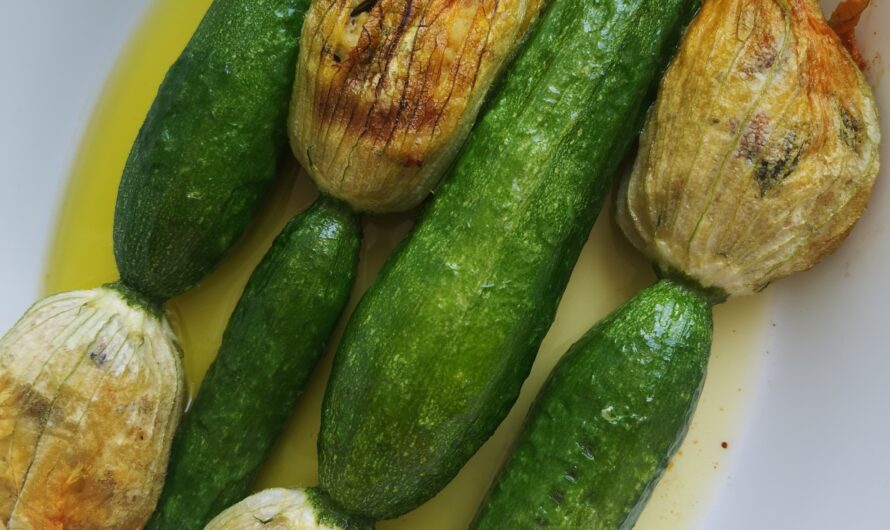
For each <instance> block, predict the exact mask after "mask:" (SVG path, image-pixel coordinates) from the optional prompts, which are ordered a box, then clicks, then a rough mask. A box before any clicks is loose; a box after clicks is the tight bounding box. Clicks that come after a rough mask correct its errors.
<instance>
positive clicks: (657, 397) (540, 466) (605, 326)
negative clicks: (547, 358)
mask: <svg viewBox="0 0 890 530" xmlns="http://www.w3.org/2000/svg"><path fill="white" fill-rule="evenodd" d="M712 329H713V324H712V318H711V298H710V297H709V296H708V295H707V293H703V292H702V291H701V290H700V289H697V288H695V287H692V286H691V285H689V284H687V283H685V282H679V281H675V280H670V279H665V280H661V281H659V282H658V283H657V284H655V285H654V286H653V287H650V288H649V289H646V290H644V291H642V292H641V293H639V294H638V295H637V296H636V297H635V298H633V299H632V300H631V301H629V302H627V303H626V304H625V305H624V306H623V307H621V308H620V309H618V310H617V311H615V312H614V313H613V314H612V315H610V316H609V317H608V318H606V319H605V320H603V321H602V322H600V323H599V324H597V325H596V326H595V327H594V328H593V329H591V330H590V331H589V332H588V333H587V334H586V335H585V336H584V337H583V338H582V339H581V340H580V341H578V342H577V343H576V344H575V345H574V346H572V348H571V349H570V350H569V352H568V353H567V354H566V355H565V357H564V358H563V359H562V360H561V361H560V363H559V364H558V365H557V367H556V369H555V370H554V372H553V374H552V375H551V376H550V379H549V381H548V382H547V384H546V385H545V386H544V388H543V390H542V391H541V397H540V399H539V400H538V401H537V402H536V403H535V405H534V407H533V408H532V412H531V413H530V414H529V419H528V423H527V424H526V427H525V430H524V431H523V434H522V435H521V437H520V439H519V441H518V443H517V446H516V449H515V450H514V452H513V455H512V456H511V458H510V461H509V462H508V464H507V466H506V468H505V471H504V472H503V473H502V474H501V475H500V477H499V478H498V479H497V481H496V483H495V485H494V488H493V490H492V492H491V493H490V494H489V497H488V499H487V500H486V501H485V504H484V505H483V507H482V510H481V511H480V513H479V514H478V515H477V518H476V520H475V521H474V523H473V524H472V526H471V528H473V529H476V530H484V529H497V530H500V529H502V528H554V529H555V528H564V529H566V530H570V529H576V528H585V529H589V530H614V529H615V528H627V529H629V528H632V527H633V525H634V523H635V522H636V519H637V517H638V516H639V513H640V510H641V509H642V506H643V505H644V504H645V502H646V500H647V498H648V496H649V493H650V492H651V491H652V488H653V487H654V486H655V484H656V482H657V481H658V479H659V478H660V477H661V475H662V474H663V473H664V470H665V468H666V466H667V463H668V460H669V459H670V457H671V456H672V455H673V453H674V451H675V450H676V448H677V447H678V445H679V441H680V440H681V439H682V438H683V435H684V434H685V432H686V430H687V426H688V424H689V418H690V417H691V413H692V409H690V407H689V403H695V402H696V401H697V396H698V394H699V392H700V390H701V387H702V385H703V383H704V379H705V372H706V368H707V364H708V357H709V354H710V351H711V336H712Z"/></svg>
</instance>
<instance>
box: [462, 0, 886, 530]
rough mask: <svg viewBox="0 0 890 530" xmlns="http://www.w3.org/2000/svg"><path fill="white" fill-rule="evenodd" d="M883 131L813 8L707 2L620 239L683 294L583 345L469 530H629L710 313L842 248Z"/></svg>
mask: <svg viewBox="0 0 890 530" xmlns="http://www.w3.org/2000/svg"><path fill="white" fill-rule="evenodd" d="M826 72H831V75H830V76H826ZM877 123H878V120H877V108H876V105H875V101H874V96H873V94H872V92H871V89H870V88H869V87H868V85H867V83H866V82H865V79H864V77H863V76H862V73H861V72H860V71H859V69H858V68H857V66H856V64H855V62H854V61H853V60H852V58H851V57H850V54H849V53H848V52H847V51H846V50H845V49H843V48H842V46H841V44H840V41H839V40H838V39H837V38H836V36H834V35H833V34H832V32H831V29H830V28H829V26H828V25H827V24H826V22H825V19H824V17H823V15H822V13H821V11H820V8H819V5H818V3H817V2H790V1H788V0H776V1H771V2H750V1H748V0H708V1H706V2H704V4H703V8H702V11H701V13H700V15H699V16H698V17H697V18H696V20H695V22H694V23H693V24H692V25H691V26H690V29H689V32H688V33H687V35H686V37H685V39H684V41H683V44H682V46H681V47H680V52H679V53H678V55H677V58H676V60H675V61H674V63H673V65H672V66H671V68H670V69H669V70H668V72H667V74H666V75H665V77H664V79H663V81H662V85H661V91H660V93H659V96H658V101H657V103H656V105H655V107H654V108H653V110H652V112H651V113H650V116H649V121H648V124H647V125H646V129H645V132H644V134H643V136H642V138H641V140H640V151H639V154H638V156H637V161H636V164H635V165H634V168H633V171H632V172H631V174H630V176H629V178H628V180H627V181H626V183H625V185H624V186H623V187H622V190H621V192H620V193H619V208H618V219H619V224H620V225H621V227H622V228H623V229H624V231H625V233H626V234H627V235H628V236H629V238H630V239H631V241H632V242H633V243H634V244H635V245H636V246H637V248H639V249H640V250H641V251H643V252H644V253H645V254H646V255H648V256H650V257H651V258H652V259H653V261H655V265H656V268H657V270H659V271H661V274H662V276H663V277H666V278H682V279H679V280H678V279H673V280H671V279H667V280H662V281H661V282H659V283H658V284H657V285H656V286H655V287H652V288H650V289H648V290H646V291H644V292H642V293H641V294H640V295H638V296H637V297H636V298H635V299H633V300H632V301H630V302H629V303H628V304H627V305H626V306H625V307H624V308H622V309H621V310H619V311H618V312H617V313H615V314H614V315H613V316H612V317H610V318H608V319H607V320H606V321H605V322H603V323H601V324H599V325H597V326H596V327H595V328H594V329H593V330H592V331H591V332H590V333H589V334H587V335H586V336H585V338H583V339H582V340H581V342H579V343H578V344H577V345H575V347H574V348H573V349H572V351H571V352H570V353H569V354H568V356H567V358H566V359H565V360H564V361H563V362H562V363H561V364H560V366H559V367H558V368H557V370H556V371H555V373H554V375H553V376H552V378H551V379H550V381H549V382H548V384H547V385H546V386H545V388H544V390H543V391H542V394H541V395H540V397H539V398H538V402H537V405H536V406H535V408H534V411H533V412H532V414H531V416H530V418H529V422H528V424H527V426H526V428H525V431H524V433H523V434H522V435H521V438H520V442H519V444H518V446H517V448H516V451H515V453H514V455H513V457H512V459H511V460H510V463H509V464H508V465H507V467H506V468H505V470H504V471H503V472H502V474H501V476H500V478H499V479H498V480H497V483H496V485H495V487H494V490H493V492H492V493H491V495H490V497H489V498H488V500H487V501H486V502H485V504H484V505H483V507H482V509H481V511H480V513H479V514H478V518H477V520H476V522H475V525H474V528H476V529H479V530H482V529H489V528H497V529H500V528H531V527H537V528H554V529H561V528H564V529H575V528H591V529H613V528H631V527H632V526H633V524H634V522H635V521H636V518H637V516H638V515H639V512H640V510H642V508H643V506H644V504H645V502H646V499H647V497H648V495H649V493H650V492H651V489H652V487H653V486H654V485H655V483H656V482H657V481H658V479H659V477H660V476H661V474H662V473H663V472H664V468H665V465H666V464H667V461H668V459H669V458H670V457H671V455H672V454H673V452H674V451H675V450H676V448H677V446H678V445H679V444H680V442H681V441H682V439H683V437H684V436H685V433H686V430H687V427H688V424H689V420H690V418H691V416H692V413H693V410H694V409H695V405H696V403H697V401H698V395H699V393H698V389H699V388H700V387H701V385H702V383H703V381H704V378H705V368H706V363H707V360H708V352H709V350H710V346H711V312H710V304H711V303H715V302H719V301H723V300H725V299H726V298H727V297H733V296H741V295H746V294H750V293H753V292H757V291H759V290H761V289H763V288H764V287H766V286H767V285H768V284H769V283H771V282H773V281H775V280H778V279H780V278H784V277H785V276H788V275H789V274H792V273H794V272H796V271H801V270H805V269H808V268H810V267H812V266H813V265H815V264H816V263H817V262H818V261H820V260H821V259H823V258H824V257H825V256H827V255H828V254H830V253H831V252H833V251H834V250H835V249H836V248H837V247H838V245H839V244H840V243H841V242H842V241H843V240H844V238H845V237H846V236H847V234H848V233H849V231H850V230H851V229H852V227H853V225H854V224H855V223H856V221H857V220H858V219H859V216H860V215H861V214H862V211H863V209H864V208H865V205H866V203H867V201H868V197H869V196H870V194H871V190H872V186H873V184H874V181H875V177H876V175H877V172H878V165H879V163H878V158H879V155H878V152H879V147H880V131H879V130H878V125H877Z"/></svg>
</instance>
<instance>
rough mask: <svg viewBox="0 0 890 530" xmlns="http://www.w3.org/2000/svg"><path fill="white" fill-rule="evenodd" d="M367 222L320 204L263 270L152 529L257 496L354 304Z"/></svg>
mask: <svg viewBox="0 0 890 530" xmlns="http://www.w3.org/2000/svg"><path fill="white" fill-rule="evenodd" d="M360 246H361V226H360V225H359V222H358V216H357V215H355V214H354V213H352V211H351V210H350V209H349V207H347V206H345V205H344V204H342V203H338V202H337V201H334V200H332V199H325V198H322V199H320V200H319V201H318V202H317V203H316V204H315V205H314V206H312V207H311V208H310V209H309V210H308V211H307V212H306V213H304V214H302V215H299V216H297V217H296V218H294V220H292V221H291V222H290V224H288V225H287V227H285V229H284V230H283V231H282V233H281V235H279V236H278V238H277V239H276V240H275V243H274V244H273V245H272V248H271V250H269V252H268V254H266V257H265V258H264V259H263V261H262V262H261V263H260V265H259V267H258V268H257V270H256V271H255V272H254V274H253V276H252V277H251V279H250V281H249V282H248V284H247V287H246V289H245V291H244V294H243V295H242V297H241V300H240V301H239V303H238V306H237V307H236V308H235V312H234V314H233V315H232V318H231V320H230V322H229V326H228V328H227V329H226V332H225V335H224V336H223V342H222V346H221V347H220V351H219V355H218V356H217V359H216V361H215V362H214V363H213V365H211V367H210V370H209V371H208V373H207V377H206V378H205V379H204V382H203V384H202V385H201V389H200V391H199V393H198V395H197V397H196V399H195V401H194V403H193V404H192V406H191V409H190V410H189V412H188V414H186V416H185V418H184V420H183V422H182V426H181V427H180V429H179V431H178V432H177V434H176V438H175V440H174V443H173V451H172V453H171V456H170V467H169V469H168V471H167V482H166V484H165V487H164V491H163V493H162V495H161V499H160V501H159V503H158V508H157V511H156V512H155V515H154V517H153V518H152V520H151V522H150V523H149V525H148V527H147V528H149V529H161V528H170V529H176V530H191V529H195V530H200V529H201V528H203V527H204V525H205V524H206V523H207V522H208V521H209V520H210V519H212V518H213V517H214V516H215V515H216V514H218V513H219V512H220V511H222V510H223V509H225V508H227V507H228V506H230V505H231V504H234V503H235V502H237V501H239V500H241V499H242V498H243V497H244V496H245V495H246V494H247V493H249V492H250V485H251V481H252V479H253V477H254V475H255V473H256V471H257V469H258V468H259V466H260V464H261V463H262V462H263V460H264V458H265V455H266V453H267V452H268V450H269V448H270V447H271V445H272V443H273V442H274V441H275V439H276V438H277V437H278V434H279V432H280V431H281V429H282V427H283V425H284V423H285V421H286V420H287V417H288V415H289V414H290V413H291V411H292V409H293V406H294V403H295V402H296V400H297V398H298V397H299V395H300V394H301V393H302V390H303V388H304V387H305V385H306V382H307V381H308V379H309V375H310V373H311V372H312V369H313V368H314V367H315V363H316V362H317V361H318V359H319V357H320V356H321V354H322V352H323V351H324V346H325V343H326V342H327V340H328V337H329V336H330V334H331V331H332V330H333V328H334V325H335V324H336V323H337V320H338V319H339V317H340V313H341V312H342V310H343V307H344V306H345V305H346V302H347V300H348V299H349V293H350V291H351V288H352V281H353V278H354V272H355V267H356V264H357V262H358V253H359V247H360Z"/></svg>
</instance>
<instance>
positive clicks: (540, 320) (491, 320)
mask: <svg viewBox="0 0 890 530" xmlns="http://www.w3.org/2000/svg"><path fill="white" fill-rule="evenodd" d="M693 9H694V2H691V1H688V0H632V1H622V2H617V1H614V0H612V1H603V2H591V1H589V0H555V1H554V2H553V4H552V5H551V6H550V7H549V8H548V9H547V10H546V12H545V14H544V15H543V16H542V20H541V22H540V25H539V26H538V28H537V29H536V30H535V31H534V32H533V34H532V35H531V36H530V38H529V40H528V42H527V44H526V46H525V47H524V49H523V51H522V52H520V54H519V55H518V57H517V59H516V60H515V62H514V64H513V65H512V68H511V70H510V72H509V73H508V75H507V76H506V77H505V79H504V80H503V82H502V84H501V86H500V87H499V89H498V91H497V92H496V93H495V94H494V95H493V97H492V99H491V100H490V101H489V103H488V106H487V110H486V112H485V113H484V116H483V117H482V118H481V120H480V121H479V122H478V124H477V126H476V127H475V129H474V130H473V132H472V133H471V135H470V137H469V139H468V141H467V144H466V145H465V147H464V149H463V152H462V154H461V156H460V157H459V159H458V161H457V163H456V166H455V168H454V169H453V174H452V175H451V176H450V178H449V179H448V180H447V181H446V182H445V184H444V185H443V186H442V188H441V190H440V191H439V192H438V193H437V194H436V196H435V197H434V200H433V201H432V203H431V204H430V206H429V207H428V209H427V211H426V212H425V213H424V215H423V217H422V219H421V221H420V222H419V224H418V226H417V228H416V229H415V230H414V232H413V234H412V235H411V236H410V238H409V240H408V241H407V243H406V244H405V245H404V246H403V247H402V248H401V249H400V250H399V251H398V252H397V253H396V254H395V255H394V257H392V258H391V259H390V261H389V262H388V263H387V265H386V266H385V268H384V270H383V272H382V273H381V275H380V276H379V278H378V279H377V281H376V282H375V284H374V285H373V286H372V288H371V289H370V290H369V292H368V293H367V295H366V296H365V297H364V299H363V300H362V302H361V303H360V305H359V307H358V309H357V311H356V313H355V315H354V316H353V317H352V319H351V322H350V324H349V326H348V329H347V331H346V334H345V336H344V339H343V342H342V344H341V346H340V348H339V351H338V353H337V356H336V359H335V362H334V367H333V372H332V375H331V379H330V383H329V386H328V388H327V393H326V396H325V400H324V405H323V410H322V426H321V434H320V438H319V479H320V483H321V488H322V489H323V490H324V491H325V492H326V493H327V494H328V495H330V496H331V498H332V499H333V500H334V501H335V502H336V503H337V504H339V505H340V506H341V507H342V508H343V509H344V510H346V511H347V512H350V513H355V514H358V515H361V516H365V517H371V518H374V519H386V518H392V517H395V516H398V515H400V514H402V513H405V512H407V511H409V510H411V509H413V508H415V507H417V506H418V505H420V504H421V503H423V502H425V501H426V500H428V499H430V498H431V497H432V496H433V495H435V494H436V493H438V492H439V491H440V490H441V489H442V488H443V487H444V486H445V485H446V484H447V483H448V482H449V481H450V480H451V479H452V478H453V477H454V475H455V474H456V473H457V472H458V470H459V469H460V468H461V467H462V466H463V465H464V464H465V463H466V461H467V460H468V459H469V458H470V456H472V455H473V454H474V453H475V452H476V450H477V449H478V448H479V447H480V445H482V443H483V442H484V441H485V440H486V439H487V438H488V437H489V436H490V435H491V434H492V433H493V432H494V430H495V428H496V427H497V426H498V424H499V423H500V422H501V420H502V419H503V418H504V416H505V415H506V414H507V412H508V411H509V410H510V408H511V406H512V405H513V403H514V402H515V400H516V398H517V396H518V394H519V390H520V387H521V386H522V383H523V381H524V379H525V378H526V376H527V375H528V373H529V371H530V369H531V365H532V362H533V360H534V358H535V354H536V353H537V350H538V347H539V345H540V343H541V341H542V339H543V337H544V335H545V333H546V332H547V330H548V328H549V327H550V325H551V323H552V321H553V318H554V315H555V312H556V308H557V305H558V303H559V300H560V298H561V296H562V293H563V291H564V289H565V287H566V283H567V281H568V278H569V275H570V273H571V271H572V268H573V267H574V265H575V262H576V260H577V258H578V255H579V253H580V251H581V248H582V245H583V244H584V241H585V240H586V238H587V236H588V233H589V232H590V229H591V227H592V225H593V222H594V220H595V218H596V216H597V214H598V212H599V210H600V206H601V205H602V202H603V198H604V196H605V195H606V193H607V191H608V190H609V188H610V184H611V182H612V174H613V173H614V172H615V170H616V168H617V166H618V164H619V162H620V161H621V159H622V157H623V156H624V154H625V153H626V151H627V149H628V147H629V145H630V144H631V142H632V141H633V140H634V138H635V137H636V135H637V133H638V132H639V129H640V125H641V123H642V117H643V114H644V112H645V109H646V105H647V103H648V102H649V100H650V97H651V95H652V93H653V88H654V85H655V81H656V79H657V77H658V74H659V72H661V71H662V69H663V67H664V66H665V65H666V63H667V62H668V60H669V58H670V57H671V55H672V52H673V50H674V47H675V43H676V41H677V39H678V36H679V33H680V31H679V30H680V28H681V27H682V26H683V25H684V23H685V22H686V21H687V20H688V19H689V18H690V15H691V12H692V10H693Z"/></svg>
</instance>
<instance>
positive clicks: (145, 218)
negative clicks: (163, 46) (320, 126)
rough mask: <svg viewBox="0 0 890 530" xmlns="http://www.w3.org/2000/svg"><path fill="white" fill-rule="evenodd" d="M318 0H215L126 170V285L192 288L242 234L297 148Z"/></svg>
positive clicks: (117, 242) (122, 212)
mask: <svg viewBox="0 0 890 530" xmlns="http://www.w3.org/2000/svg"><path fill="white" fill-rule="evenodd" d="M308 4H309V0H253V1H249V2H248V1H244V0H215V1H214V2H213V4H212V5H211V6H210V8H209V10H208V11H207V14H206V15H205V16H204V19H203V20H202V22H201V24H200V26H199V27H198V29H197V30H196V31H195V34H194V35H193V36H192V39H191V41H189V43H188V45H187V46H186V48H185V50H184V51H183V53H182V54H181V55H180V57H179V59H178V60H177V61H176V63H175V64H174V65H173V66H172V67H171V68H170V71H169V72H168V73H167V76H166V77H165V79H164V81H163V83H162V84H161V87H160V89H159V91H158V94H157V97H156V98H155V101H154V103H153V104H152V107H151V109H150V110H149V112H148V116H147V117H146V120H145V122H144V123H143V125H142V129H141V130H140V131H139V135H138V136H137V138H136V141H135V143H134V144H133V148H132V150H131V152H130V156H129V159H128V160H127V163H126V166H125V168H124V172H123V177H122V179H121V183H120V187H119V191H118V197H117V206H116V210H115V218H114V254H115V258H116V260H117V265H118V270H119V271H120V274H121V279H122V281H123V282H124V283H125V284H126V285H128V286H130V287H132V288H133V289H135V290H137V291H139V292H141V293H143V294H144V295H146V296H148V297H150V298H154V299H156V300H161V301H163V300H166V299H169V298H171V297H173V296H175V295H177V294H180V293H183V292H185V291H186V290H188V289H189V288H190V287H192V286H193V285H194V284H195V283H197V282H198V280H200V278H201V277H203V276H204V275H205V274H206V273H207V272H209V271H210V269H212V268H213V267H214V266H215V265H216V264H217V262H218V261H219V260H220V259H221V258H222V257H223V256H224V255H225V253H226V252H227V251H228V249H229V248H230V247H231V246H232V244H233V243H234V242H235V241H236V240H237V239H238V238H239V237H240V236H241V234H242V233H243V232H244V230H245V229H246V228H247V226H248V224H249V223H250V221H251V220H252V219H253V217H254V215H255V213H256V212H257V210H258V208H259V207H260V205H261V203H262V201H263V199H264V197H265V196H266V193H267V191H268V190H269V188H270V185H271V184H272V182H273V180H274V177H275V170H276V166H277V163H278V159H279V157H280V156H281V155H283V154H284V153H286V146H287V134H286V126H287V123H286V121H287V113H288V105H289V97H290V91H291V87H292V85H293V81H294V74H295V68H296V67H295V65H296V58H297V48H298V41H299V39H298V37H299V34H300V27H301V25H302V23H303V15H304V13H305V11H306V9H307V7H308Z"/></svg>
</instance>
